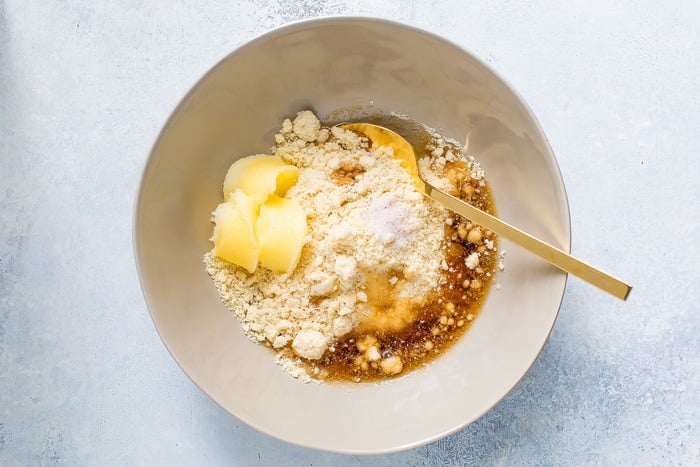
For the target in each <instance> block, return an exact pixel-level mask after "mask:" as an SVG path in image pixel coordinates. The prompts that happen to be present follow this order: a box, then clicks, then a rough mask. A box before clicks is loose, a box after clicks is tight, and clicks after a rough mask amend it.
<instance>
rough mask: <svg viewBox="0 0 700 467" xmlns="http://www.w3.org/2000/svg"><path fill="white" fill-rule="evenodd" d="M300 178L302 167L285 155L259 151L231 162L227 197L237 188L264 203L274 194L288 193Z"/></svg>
mask: <svg viewBox="0 0 700 467" xmlns="http://www.w3.org/2000/svg"><path fill="white" fill-rule="evenodd" d="M298 178H299V169H298V168H297V167H295V166H293V165H289V164H287V163H285V162H284V161H283V160H282V158H281V157H278V156H270V155H267V154H256V155H254V156H248V157H243V158H241V159H238V160H237V161H236V162H234V163H233V164H231V167H230V168H229V169H228V172H227V173H226V177H225V178H224V186H223V191H224V199H226V197H227V196H228V194H229V193H230V192H232V191H234V190H235V189H237V188H240V189H241V190H243V192H244V193H245V194H247V195H248V196H250V197H251V198H252V199H253V200H254V201H255V202H256V203H258V204H262V203H264V202H265V200H267V197H268V196H270V195H271V194H276V195H279V196H284V195H285V194H286V193H287V190H288V189H289V188H291V187H292V186H293V185H294V184H295V183H296V182H297V179H298Z"/></svg>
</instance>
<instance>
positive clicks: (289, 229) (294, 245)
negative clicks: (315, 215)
mask: <svg viewBox="0 0 700 467" xmlns="http://www.w3.org/2000/svg"><path fill="white" fill-rule="evenodd" d="M306 232H307V225H306V213H305V212H304V210H303V209H302V207H301V206H299V204H297V203H296V202H295V201H292V200H289V199H285V198H280V197H279V196H276V195H272V196H270V197H269V198H268V200H267V201H266V202H265V203H264V204H262V205H261V206H260V213H259V215H258V220H257V222H256V223H255V234H256V236H257V238H258V241H259V243H260V264H261V265H262V266H264V267H266V268H268V269H269V270H271V271H272V272H275V273H286V272H290V271H292V270H294V268H295V267H296V265H297V262H298V261H299V256H300V255H301V248H302V246H303V245H304V237H306Z"/></svg>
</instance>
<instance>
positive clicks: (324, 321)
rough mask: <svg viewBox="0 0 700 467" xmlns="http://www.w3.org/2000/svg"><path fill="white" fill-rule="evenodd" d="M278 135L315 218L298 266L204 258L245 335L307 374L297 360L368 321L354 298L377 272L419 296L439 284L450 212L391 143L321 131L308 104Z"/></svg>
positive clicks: (297, 194)
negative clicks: (282, 270) (423, 190)
mask: <svg viewBox="0 0 700 467" xmlns="http://www.w3.org/2000/svg"><path fill="white" fill-rule="evenodd" d="M275 141H276V142H277V145H276V146H275V147H274V148H273V149H272V152H273V153H274V154H276V155H279V156H281V157H282V158H283V159H284V160H286V161H288V162H289V163H291V164H294V165H296V166H297V167H299V168H300V169H301V170H300V175H299V180H298V181H297V183H296V185H295V186H294V187H292V188H291V189H290V190H289V191H288V193H287V198H289V199H292V200H296V201H297V202H298V203H299V204H300V205H301V206H302V207H303V208H304V210H305V211H306V214H307V219H308V223H309V232H310V234H309V235H308V236H307V238H306V240H305V244H304V247H303V250H302V254H301V258H300V260H299V263H298V265H297V267H296V269H295V270H294V271H293V272H292V273H291V274H282V275H276V274H273V273H271V272H269V271H267V270H265V269H258V270H257V271H256V272H255V273H253V274H249V273H247V272H245V271H244V270H242V269H241V268H237V267H235V266H233V265H231V264H229V263H227V262H225V261H221V260H219V259H218V258H216V257H215V256H214V255H213V254H212V253H211V252H209V253H207V254H206V255H205V259H204V261H205V264H206V268H207V272H208V273H209V274H210V275H211V277H212V278H213V279H214V282H215V284H216V286H217V288H218V290H219V293H220V295H221V297H222V299H223V300H224V301H225V303H226V304H227V306H228V307H229V308H230V309H231V310H233V311H234V312H235V314H236V315H237V317H238V318H239V320H240V321H241V323H242V325H243V329H244V330H245V332H246V334H247V335H248V336H249V337H250V338H251V339H252V340H254V341H256V342H260V343H265V344H267V345H269V346H270V347H272V348H274V349H278V351H279V353H278V355H277V358H276V361H277V362H278V363H279V364H281V365H282V366H283V368H285V369H286V370H287V371H289V372H290V373H291V374H292V375H293V376H296V377H300V378H303V379H308V376H307V375H306V374H305V372H304V370H303V368H302V367H301V361H299V360H298V358H297V357H298V356H300V357H304V358H307V359H311V360H314V359H318V358H320V357H321V356H322V355H323V353H324V352H325V350H326V349H327V348H328V345H329V344H330V343H332V342H333V340H334V339H337V338H339V337H342V336H344V335H345V334H347V333H349V332H350V331H352V330H353V329H354V328H355V327H356V326H357V325H358V324H359V323H360V320H361V316H359V315H358V312H357V309H358V307H357V306H356V305H357V304H358V302H363V301H366V300H367V295H366V293H365V292H364V288H365V281H366V279H367V274H368V273H369V272H372V273H386V274H393V275H397V276H399V275H400V276H401V277H402V278H403V280H402V281H401V282H400V284H401V287H402V288H401V289H400V290H399V295H400V296H401V297H403V298H407V299H410V300H412V301H414V302H415V303H421V302H422V300H424V299H425V298H426V297H427V295H428V293H429V292H430V291H431V290H433V289H434V288H435V287H436V285H437V284H438V281H439V280H440V266H441V262H442V260H443V259H444V252H443V251H442V249H441V248H442V246H443V240H444V229H443V224H444V223H445V221H446V219H447V213H446V211H445V210H444V208H442V207H440V206H437V205H436V204H435V203H431V202H430V201H429V200H427V199H426V198H425V197H424V196H423V195H422V194H420V193H418V192H417V191H416V190H415V188H414V185H413V181H412V180H411V178H410V176H409V175H408V173H407V172H406V171H405V170H403V169H402V168H401V166H400V162H398V161H396V160H395V159H394V158H393V154H392V152H391V149H390V148H387V147H378V148H369V147H368V146H369V145H368V141H367V140H366V139H365V138H362V137H359V136H358V135H357V134H355V133H353V132H351V131H346V130H343V129H341V128H338V127H334V128H331V129H327V128H321V125H320V122H319V120H318V119H317V118H316V116H315V115H314V114H313V113H312V112H310V111H304V112H300V113H299V114H298V115H297V116H296V118H295V119H294V121H290V120H285V121H284V122H283V124H282V129H281V132H280V133H279V134H278V135H276V137H275ZM396 282H399V281H398V279H397V281H396ZM397 287H398V285H397ZM399 371H400V370H399Z"/></svg>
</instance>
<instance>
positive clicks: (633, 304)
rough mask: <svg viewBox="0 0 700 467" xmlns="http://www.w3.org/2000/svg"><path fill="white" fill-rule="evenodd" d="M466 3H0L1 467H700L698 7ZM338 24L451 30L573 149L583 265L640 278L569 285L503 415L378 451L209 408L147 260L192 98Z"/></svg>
mask: <svg viewBox="0 0 700 467" xmlns="http://www.w3.org/2000/svg"><path fill="white" fill-rule="evenodd" d="M470 3H471V4H469V5H468V6H464V5H463V4H462V2H458V1H457V0H452V1H446V2H437V4H436V5H429V3H428V2H420V1H411V2H408V1H407V2H389V1H382V2H373V1H369V0H358V1H353V2H348V1H331V0H329V1H310V0H303V1H300V2H296V3H295V4H292V2H283V1H279V0H277V1H270V2H266V1H262V0H253V1H250V2H215V1H208V2H202V3H201V5H200V6H197V7H194V6H183V5H180V6H174V7H173V6H171V2H139V1H133V2H119V3H112V2H109V3H108V2H104V5H103V6H93V3H92V2H72V5H73V6H66V5H68V4H66V5H64V6H61V4H60V3H58V2H57V3H52V4H47V3H46V2H23V1H15V0H5V1H0V465H3V466H4V465H10V466H11V465H57V464H65V465H100V464H105V465H197V464H209V465H231V464H233V465H361V464H364V463H365V462H367V461H368V460H370V461H371V462H372V464H373V465H387V466H388V465H424V464H425V465H446V464H448V465H458V464H459V465H461V464H469V463H474V464H480V465H483V464H496V465H513V464H534V465H551V464H569V465H572V464H579V465H580V464H608V465H610V464H622V463H625V464H630V465H635V464H636V465H642V464H661V465H680V464H683V465H690V464H698V463H700V441H698V440H700V428H699V427H698V420H700V318H699V317H698V314H697V310H698V298H700V296H699V295H700V294H699V293H698V289H697V283H698V282H699V281H700V268H699V266H698V259H699V257H698V247H697V242H698V240H700V232H699V231H698V222H699V219H700V208H699V205H700V204H699V201H700V190H699V189H698V183H697V177H698V175H699V174H700V164H699V163H698V157H697V140H698V137H697V135H698V128H700V111H699V110H698V109H700V55H698V53H697V48H698V46H699V45H700V32H699V31H700V29H698V27H697V21H698V18H700V8H699V7H698V6H697V3H696V2H692V1H685V2H682V1H679V2H674V7H673V8H667V7H666V6H664V5H663V4H660V3H658V2H653V1H646V2H616V4H615V6H611V4H610V3H609V2H603V1H597V2H584V1H578V0H577V1H573V2H566V4H563V3H561V2H554V1H551V2H529V3H528V4H524V3H523V2H510V1H497V2H483V3H481V4H476V3H475V2H470ZM292 5H293V6H292ZM329 14H360V15H375V16H381V17H386V18H390V19H395V20H400V21H402V22H405V23H408V24H413V25H416V26H419V27H422V28H425V29H428V30H431V31H434V32H438V33H441V34H442V35H444V36H445V37H447V38H448V39H451V40H453V41H455V42H457V43H459V44H460V45H462V46H464V47H466V48H467V49H469V50H471V51H472V52H473V53H475V54H476V55H477V56H479V57H480V58H481V59H483V60H484V61H486V62H487V63H488V64H490V65H491V66H492V67H493V68H494V69H495V70H496V71H497V72H500V73H502V74H503V75H504V76H505V77H506V79H508V80H509V81H510V83H511V84H512V85H513V86H514V87H515V88H516V89H517V90H518V91H519V92H520V93H521V94H522V95H523V97H524V98H525V99H526V100H527V101H528V102H529V103H530V104H531V106H532V108H533V110H534V112H535V114H536V115H537V116H538V118H539V119H540V122H541V123H542V126H543V127H544V129H545V132H546V133H547V135H548V136H549V138H550V142H551V144H552V146H553V148H554V151H555V153H557V155H558V158H559V162H560V165H561V169H562V172H563V176H564V181H565V183H566V186H567V189H568V193H569V200H570V204H571V214H572V223H573V225H572V230H573V236H574V237H573V242H574V243H573V245H574V247H573V248H574V253H576V254H579V255H581V256H583V257H585V258H586V259H588V260H589V261H591V262H592V263H593V264H596V265H600V266H601V267H603V268H605V269H608V270H610V271H611V272H613V273H615V274H617V275H619V276H620V277H622V278H624V279H626V280H628V281H630V282H631V283H632V284H633V285H634V286H635V290H634V291H633V292H632V295H631V297H630V299H629V301H628V302H627V303H621V302H618V301H616V300H614V299H612V298H610V297H608V296H606V295H604V294H603V293H601V292H598V291H597V290H594V289H593V288H591V287H589V286H587V285H585V284H583V283H581V282H579V281H578V280H576V279H571V280H570V282H569V285H568V286H567V291H566V295H565V298H564V303H563V306H562V311H561V314H560V317H559V320H558V321H557V324H556V326H555V328H554V330H553V332H552V336H551V339H550V340H549V342H548V344H547V345H546V347H545V349H544V351H543V353H542V355H541V356H540V358H539V359H538V360H537V362H536V363H535V365H534V366H533V368H532V369H531V370H530V372H529V373H528V374H527V375H526V377H525V378H524V379H523V381H522V382H521V383H520V384H519V385H518V386H517V387H516V388H515V389H514V390H513V391H512V392H511V394H509V395H508V397H506V399H505V400H503V401H502V402H501V403H500V404H499V405H497V406H496V407H495V408H494V409H493V410H491V411H490V412H489V413H488V414H487V415H485V416H484V417H482V418H481V419H480V420H479V421H477V422H476V423H474V424H473V425H471V426H469V427H467V428H466V429H464V430H461V431H459V432H458V433H455V434H454V435H452V436H450V437H448V438H446V439H444V440H441V441H439V442H437V443H434V444H431V445H428V446H424V447H422V448H418V449H415V450H411V451H407V452H403V453H399V454H394V455H389V456H379V457H372V458H371V459H367V458H361V457H350V456H340V455H334V454H328V453H320V452H315V451H310V450H306V449H302V448H297V447H294V446H290V445H287V444H285V443H282V442H278V441H276V440H274V439H271V438H269V437H267V436H265V435H261V434H259V433H257V432H255V431H253V430H251V429H250V428H248V427H246V426H245V425H244V424H242V423H240V422H238V421H237V420H236V419H234V418H232V417H231V416H229V415H228V414H226V413H225V412H224V411H223V410H222V409H220V408H219V407H218V406H217V405H216V404H214V403H213V402H211V401H210V400H209V399H208V398H207V397H206V396H204V395H203V394H202V393H201V392H200V391H199V390H198V389H197V388H196V387H195V386H194V385H193V384H192V383H191V382H190V381H189V380H188V379H187V377H186V376H185V375H184V374H183V373H182V371H181V370H180V369H179V368H178V367H177V365H176V364H175V363H174V361H173V360H172V359H171V358H170V356H169V355H168V353H167V351H166V349H165V347H164V346H163V345H162V344H161V342H160V340H159V338H158V336H157V334H156V332H155V329H154V327H153V325H152V323H151V321H150V318H149V316H148V312H147V310H146V308H145V305H144V302H143V299H142V296H141V292H140V289H139V285H138V280H137V277H136V271H135V267H134V261H133V259H132V253H131V210H132V205H133V198H134V194H135V191H136V188H137V184H138V181H139V175H140V171H141V168H142V166H143V163H144V160H145V158H146V156H147V153H148V151H149V149H150V146H151V144H152V142H153V140H154V139H155V137H156V135H157V132H158V130H159V128H160V125H162V124H163V122H164V121H165V119H166V118H167V116H168V114H169V113H170V111H171V110H172V108H173V107H174V106H175V104H176V103H177V102H178V100H179V99H180V98H181V97H182V95H183V94H184V93H185V92H186V91H187V90H188V89H189V87H190V86H191V85H192V84H193V83H194V81H195V80H196V79H197V78H198V77H199V76H200V75H201V74H202V73H203V72H204V71H206V70H207V69H208V68H209V67H210V66H211V65H212V64H214V63H215V62H216V61H218V60H219V59H220V58H221V57H223V56H224V55H225V54H227V53H228V52H230V51H231V50H232V49H233V48H235V47H236V46H238V45H240V44H242V43H243V42H245V41H246V40H249V39H251V38H253V37H254V36H256V35H258V34H260V33H262V32H264V31H266V30H268V29H269V28H272V27H275V26H278V25H281V24H283V23H285V22H288V21H292V20H297V19H301V18H305V17H311V16H317V15H329ZM339 422H342V421H339Z"/></svg>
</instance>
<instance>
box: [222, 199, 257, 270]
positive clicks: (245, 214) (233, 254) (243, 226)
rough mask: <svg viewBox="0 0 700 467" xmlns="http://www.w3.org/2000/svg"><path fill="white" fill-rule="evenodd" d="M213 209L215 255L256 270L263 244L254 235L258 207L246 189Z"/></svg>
mask: <svg viewBox="0 0 700 467" xmlns="http://www.w3.org/2000/svg"><path fill="white" fill-rule="evenodd" d="M227 198H228V199H227V201H225V202H223V203H221V204H219V206H218V207H217V208H216V210H215V211H214V222H215V224H216V225H215V226H214V237H213V240H214V254H215V255H216V256H218V257H219V258H222V259H225V260H226V261H229V262H231V263H233V264H237V265H238V266H241V267H244V268H245V269H247V270H248V272H251V273H252V272H254V271H255V269H256V268H257V267H258V257H259V255H260V244H259V242H258V241H257V239H256V238H255V221H256V217H257V216H256V210H257V207H256V205H255V203H254V202H253V200H252V199H250V198H249V197H248V196H247V195H246V194H245V193H243V191H241V190H236V191H234V192H232V193H231V194H230V195H229V196H228V197H227Z"/></svg>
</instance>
